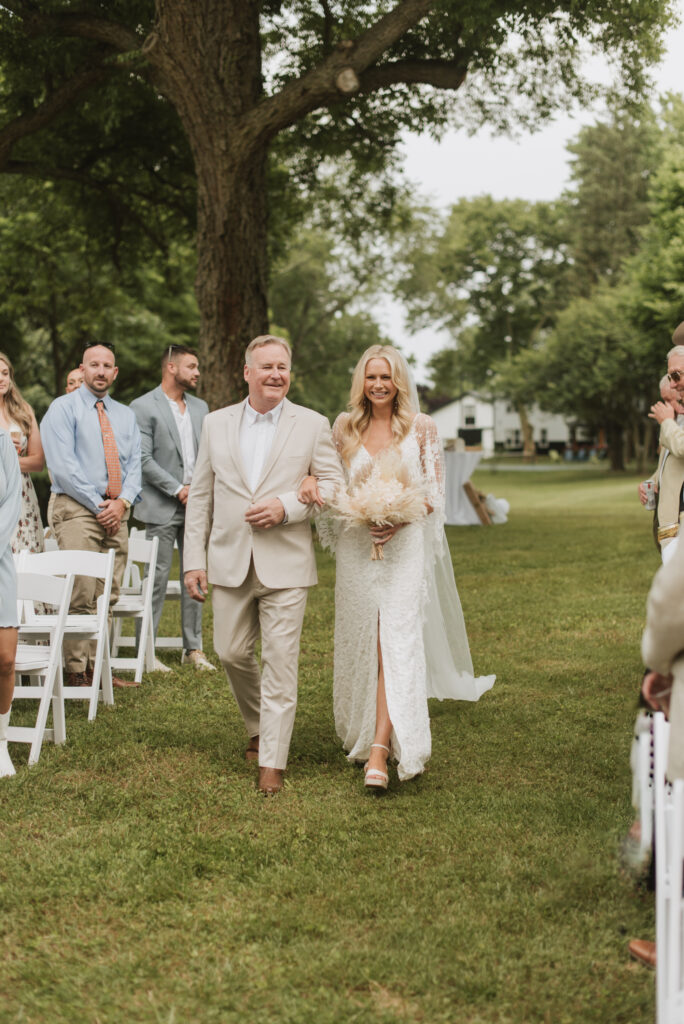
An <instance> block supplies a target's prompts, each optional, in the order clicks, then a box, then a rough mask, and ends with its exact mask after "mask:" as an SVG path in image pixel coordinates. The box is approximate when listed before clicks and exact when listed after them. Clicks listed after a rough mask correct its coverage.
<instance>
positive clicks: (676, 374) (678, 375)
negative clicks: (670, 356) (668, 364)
mask: <svg viewBox="0 0 684 1024" xmlns="http://www.w3.org/2000/svg"><path fill="white" fill-rule="evenodd" d="M667 379H668V380H669V381H670V383H671V384H679V382H680V380H684V370H673V371H672V373H668V375H667Z"/></svg>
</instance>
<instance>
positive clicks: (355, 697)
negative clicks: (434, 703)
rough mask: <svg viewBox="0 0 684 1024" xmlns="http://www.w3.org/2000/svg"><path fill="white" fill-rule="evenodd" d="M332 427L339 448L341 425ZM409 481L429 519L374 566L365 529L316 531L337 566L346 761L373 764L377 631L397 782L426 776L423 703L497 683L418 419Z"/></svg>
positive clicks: (405, 449)
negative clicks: (457, 564) (466, 614)
mask: <svg viewBox="0 0 684 1024" xmlns="http://www.w3.org/2000/svg"><path fill="white" fill-rule="evenodd" d="M347 415H348V414H347V413H343V414H342V415H341V416H339V417H338V418H337V420H336V422H335V426H334V428H333V436H334V438H335V441H336V443H337V444H338V449H339V446H340V440H341V430H340V427H341V425H342V424H343V422H344V418H345V417H346V416H347ZM400 454H401V459H402V462H403V463H404V465H405V467H406V468H407V469H408V472H409V474H410V477H411V479H412V480H416V481H418V482H421V481H422V483H423V484H424V485H425V486H426V487H427V500H428V502H429V504H430V505H431V506H432V508H433V512H432V513H431V514H430V515H428V516H427V517H426V519H425V520H424V521H422V522H419V523H411V524H409V525H407V526H404V527H402V528H401V529H400V530H398V531H397V533H396V534H395V535H394V537H393V538H392V539H391V540H390V541H388V543H387V544H385V547H384V558H383V559H382V560H378V561H371V558H370V553H371V537H370V533H369V531H368V528H367V527H365V526H356V525H349V524H347V523H340V522H339V520H338V521H335V522H334V525H333V523H332V522H331V520H330V519H327V518H326V517H322V520H321V521H320V522H319V533H320V534H321V539H322V541H323V543H324V544H327V545H328V546H330V547H333V548H334V550H335V554H336V559H337V579H336V586H335V681H334V712H335V726H336V729H337V733H338V735H339V737H340V739H341V740H342V743H343V744H344V747H345V749H346V750H347V751H348V756H349V759H350V760H354V761H356V760H359V761H360V760H364V761H365V760H367V759H368V756H369V754H370V745H371V743H372V742H373V737H374V733H375V716H376V695H377V686H378V659H377V638H378V628H379V630H380V645H381V649H382V657H383V665H384V672H385V690H386V695H387V706H388V710H389V715H390V719H391V721H392V725H393V733H392V755H393V757H395V758H396V759H397V760H398V773H399V778H400V779H408V778H411V777H412V776H414V775H417V774H419V773H420V772H422V771H423V768H424V766H425V762H426V761H427V760H428V758H429V757H430V750H431V740H430V720H429V717H428V705H427V698H428V697H429V696H435V697H440V698H444V697H452V698H455V699H461V700H477V699H478V698H479V696H480V695H481V694H482V693H483V692H484V691H485V690H487V689H489V688H490V687H491V686H492V685H493V683H494V678H495V677H494V676H487V677H482V678H480V679H475V678H474V677H473V666H472V661H471V658H470V651H469V648H468V640H467V637H466V632H465V624H464V622H463V613H462V611H461V605H460V601H459V599H458V593H457V591H456V586H455V583H454V576H453V569H452V566H451V559H450V556H449V552H448V547H447V545H446V537H445V534H444V472H443V459H442V448H441V444H440V440H439V436H438V434H437V429H436V427H435V424H434V421H433V420H431V419H430V417H429V416H424V415H422V414H418V415H416V417H415V419H414V420H413V424H412V426H411V429H410V431H409V433H408V434H407V436H406V437H405V438H404V440H403V441H402V443H401V445H400ZM370 460H371V456H370V455H369V453H368V451H367V450H366V449H365V448H364V447H363V446H361V447H360V448H359V449H358V450H357V451H356V452H355V453H354V455H353V456H352V459H351V464H350V465H349V466H344V470H345V475H346V479H347V482H348V483H349V482H353V480H354V478H355V476H356V475H357V474H358V473H359V472H360V471H361V470H363V469H365V468H367V466H368V463H369V461H370Z"/></svg>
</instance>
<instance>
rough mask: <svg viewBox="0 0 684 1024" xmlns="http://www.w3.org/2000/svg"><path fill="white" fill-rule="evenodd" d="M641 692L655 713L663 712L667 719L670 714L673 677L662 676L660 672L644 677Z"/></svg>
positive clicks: (650, 673)
mask: <svg viewBox="0 0 684 1024" xmlns="http://www.w3.org/2000/svg"><path fill="white" fill-rule="evenodd" d="M641 692H642V694H643V697H644V700H645V701H646V703H647V704H648V705H649V706H650V707H652V708H653V710H654V711H662V712H663V714H664V715H665V717H666V718H667V717H668V716H669V714H670V696H671V694H672V675H671V674H670V675H669V676H661V674H660V672H649V673H648V674H647V675H645V676H644V681H643V682H642V684H641Z"/></svg>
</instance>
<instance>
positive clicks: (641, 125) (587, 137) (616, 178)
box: [563, 103, 661, 296]
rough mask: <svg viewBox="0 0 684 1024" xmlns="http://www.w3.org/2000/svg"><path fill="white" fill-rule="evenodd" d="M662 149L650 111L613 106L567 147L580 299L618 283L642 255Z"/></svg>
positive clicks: (567, 195) (570, 235) (570, 214)
mask: <svg viewBox="0 0 684 1024" xmlns="http://www.w3.org/2000/svg"><path fill="white" fill-rule="evenodd" d="M660 143H661V130H660V128H659V125H658V123H657V119H656V115H655V113H654V111H653V109H652V108H651V107H650V106H648V105H647V104H639V105H634V104H630V105H628V106H624V105H623V106H620V105H619V104H617V103H614V104H613V105H612V106H611V108H610V109H609V111H608V112H607V114H606V116H605V118H603V119H601V120H599V121H597V122H596V123H595V124H592V125H587V126H585V127H584V128H582V129H581V131H580V132H579V134H578V135H577V138H576V139H575V140H574V141H572V142H570V143H569V144H568V146H567V149H568V152H569V153H570V154H572V157H573V159H572V160H571V163H570V182H571V184H570V187H569V189H567V190H566V192H565V194H564V196H563V198H564V200H565V201H566V203H567V207H568V213H567V226H568V246H569V252H570V255H571V258H572V262H573V264H574V267H575V274H574V282H573V283H574V289H575V291H576V293H577V294H578V295H585V296H586V295H589V294H590V292H591V290H592V288H594V287H596V285H603V284H614V283H617V282H618V281H619V279H620V271H621V269H622V266H623V264H624V262H625V260H626V259H628V258H629V257H630V256H633V255H634V253H635V252H637V251H638V249H639V246H640V243H641V232H642V229H643V227H644V225H645V224H646V223H647V222H648V219H649V203H648V189H649V182H650V180H651V178H652V176H653V173H654V172H655V170H656V169H657V168H658V166H659V163H660Z"/></svg>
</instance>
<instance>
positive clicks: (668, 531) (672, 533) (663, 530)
mask: <svg viewBox="0 0 684 1024" xmlns="http://www.w3.org/2000/svg"><path fill="white" fill-rule="evenodd" d="M678 533H679V523H672V525H671V526H659V527H658V543H660V542H661V541H662V540H668V538H670V537H676V536H677V534H678Z"/></svg>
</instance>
